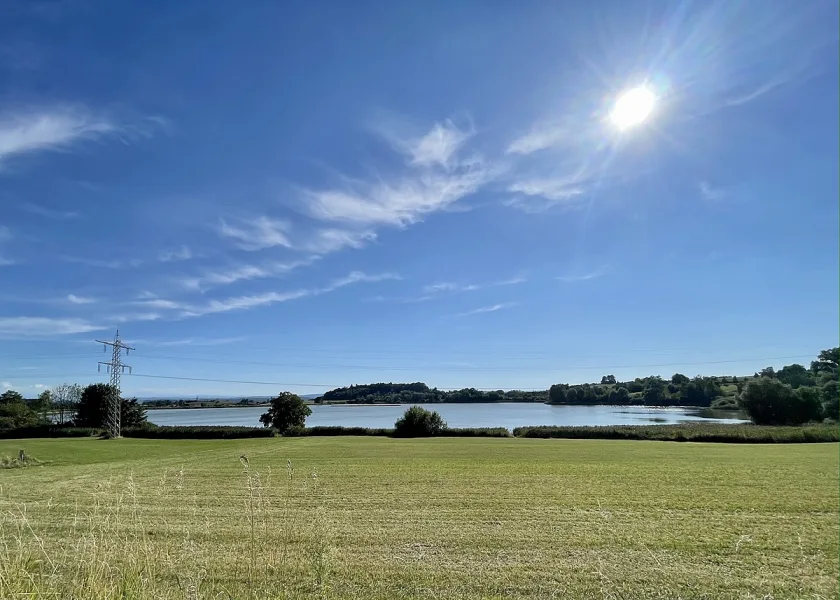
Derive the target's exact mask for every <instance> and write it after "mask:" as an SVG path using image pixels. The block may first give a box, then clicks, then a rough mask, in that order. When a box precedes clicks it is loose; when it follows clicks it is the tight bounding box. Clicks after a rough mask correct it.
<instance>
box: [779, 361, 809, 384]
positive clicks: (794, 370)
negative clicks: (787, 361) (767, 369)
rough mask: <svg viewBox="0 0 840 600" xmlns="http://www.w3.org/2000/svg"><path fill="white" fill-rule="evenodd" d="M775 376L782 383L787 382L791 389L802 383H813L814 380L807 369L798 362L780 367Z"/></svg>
mask: <svg viewBox="0 0 840 600" xmlns="http://www.w3.org/2000/svg"><path fill="white" fill-rule="evenodd" d="M776 378H777V379H778V380H779V381H781V382H782V383H786V384H788V385H789V386H790V387H792V388H793V389H796V388H799V387H802V386H803V385H814V380H813V378H812V377H811V374H810V372H809V371H808V369H806V368H805V367H803V366H802V365H799V364H792V365H787V366H785V367H782V369H781V370H780V371H779V372H778V373H776Z"/></svg>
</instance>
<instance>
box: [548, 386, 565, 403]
mask: <svg viewBox="0 0 840 600" xmlns="http://www.w3.org/2000/svg"><path fill="white" fill-rule="evenodd" d="M568 387H569V386H567V385H565V384H560V383H555V384H554V385H552V386H551V387H550V388H548V403H549V404H566V388H568Z"/></svg>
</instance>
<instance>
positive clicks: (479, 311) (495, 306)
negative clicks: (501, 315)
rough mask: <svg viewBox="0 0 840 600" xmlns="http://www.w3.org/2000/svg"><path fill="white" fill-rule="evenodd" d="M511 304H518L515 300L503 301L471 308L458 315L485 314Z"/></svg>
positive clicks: (508, 306)
mask: <svg viewBox="0 0 840 600" xmlns="http://www.w3.org/2000/svg"><path fill="white" fill-rule="evenodd" d="M511 306H516V303H515V302H502V303H500V304H493V305H491V306H482V307H481V308H476V309H473V310H469V311H467V312H464V313H460V314H458V315H456V316H459V317H468V316H470V315H480V314H483V313H490V312H496V311H497V310H502V309H505V308H510V307H511Z"/></svg>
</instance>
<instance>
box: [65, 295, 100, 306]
mask: <svg viewBox="0 0 840 600" xmlns="http://www.w3.org/2000/svg"><path fill="white" fill-rule="evenodd" d="M67 301H68V302H69V303H70V304H93V303H94V302H96V298H90V297H88V296H77V295H76V294H68V295H67Z"/></svg>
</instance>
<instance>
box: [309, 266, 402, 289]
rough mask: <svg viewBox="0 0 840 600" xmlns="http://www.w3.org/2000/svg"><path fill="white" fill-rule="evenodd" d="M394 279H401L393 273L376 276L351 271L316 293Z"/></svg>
mask: <svg viewBox="0 0 840 600" xmlns="http://www.w3.org/2000/svg"><path fill="white" fill-rule="evenodd" d="M395 279H401V277H400V276H399V275H397V274H395V273H380V274H378V275H368V274H366V273H362V272H361V271H353V272H352V273H350V274H349V275H347V276H345V277H342V278H340V279H336V280H335V281H333V282H332V283H330V284H329V285H328V286H326V287H324V288H321V289H320V290H319V292H318V293H323V292H332V291H333V290H337V289H338V288H341V287H344V286H346V285H351V284H353V283H362V282H364V283H376V282H378V281H387V280H395Z"/></svg>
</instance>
